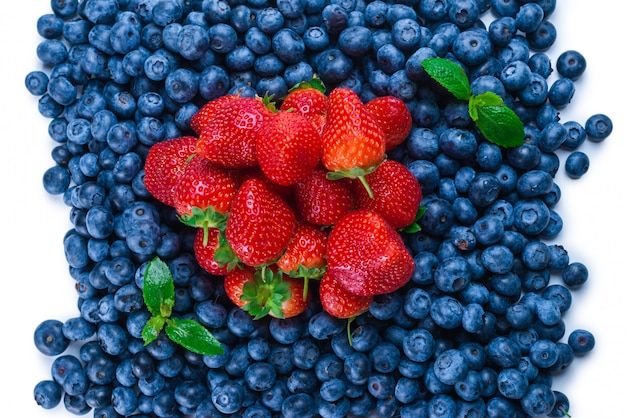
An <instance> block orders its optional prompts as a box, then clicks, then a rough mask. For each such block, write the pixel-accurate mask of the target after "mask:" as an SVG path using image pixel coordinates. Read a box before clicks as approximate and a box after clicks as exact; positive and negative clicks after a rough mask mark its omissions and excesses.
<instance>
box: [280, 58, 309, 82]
mask: <svg viewBox="0 0 626 418" xmlns="http://www.w3.org/2000/svg"><path fill="white" fill-rule="evenodd" d="M313 76H314V72H313V67H311V65H310V64H309V63H308V62H306V61H300V62H298V63H295V64H293V65H290V66H287V68H285V72H284V73H283V78H284V79H285V83H287V87H289V88H291V87H293V86H295V85H296V84H299V83H301V82H303V81H308V80H311V79H312V78H313Z"/></svg>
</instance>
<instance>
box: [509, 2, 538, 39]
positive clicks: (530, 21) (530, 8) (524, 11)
mask: <svg viewBox="0 0 626 418" xmlns="http://www.w3.org/2000/svg"><path fill="white" fill-rule="evenodd" d="M543 18H544V12H543V9H542V8H541V6H539V5H538V4H536V3H527V4H523V5H521V6H520V8H519V10H518V12H517V14H516V15H515V27H516V28H517V29H518V30H520V31H522V32H534V31H535V30H537V29H539V25H540V23H541V21H542V20H543Z"/></svg>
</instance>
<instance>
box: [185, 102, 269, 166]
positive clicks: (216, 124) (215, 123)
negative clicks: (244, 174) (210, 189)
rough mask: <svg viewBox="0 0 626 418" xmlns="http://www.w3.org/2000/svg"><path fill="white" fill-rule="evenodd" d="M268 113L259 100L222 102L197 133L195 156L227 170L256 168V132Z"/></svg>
mask: <svg viewBox="0 0 626 418" xmlns="http://www.w3.org/2000/svg"><path fill="white" fill-rule="evenodd" d="M271 114H272V113H271V112H270V111H269V110H268V109H267V108H266V106H265V104H264V102H263V101H262V100H261V99H259V98H251V97H242V98H241V99H239V100H234V101H231V102H229V103H225V104H224V105H223V106H220V107H219V108H218V109H216V110H215V113H214V114H213V118H211V120H210V121H209V123H208V125H207V126H206V128H205V129H204V131H203V132H202V133H201V134H200V138H199V139H198V145H197V151H198V154H200V155H202V156H204V157H206V158H208V159H209V160H211V161H213V162H215V163H217V164H220V165H222V166H224V167H227V168H245V167H253V166H256V165H258V160H257V156H256V131H257V130H258V129H259V127H260V126H261V124H262V123H263V121H264V120H265V119H267V118H268V117H269V116H270V115H271Z"/></svg>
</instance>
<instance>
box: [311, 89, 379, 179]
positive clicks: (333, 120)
mask: <svg viewBox="0 0 626 418" xmlns="http://www.w3.org/2000/svg"><path fill="white" fill-rule="evenodd" d="M384 156H385V136H384V134H383V131H382V129H381V127H380V126H379V125H378V122H376V120H375V119H374V118H373V116H372V115H371V114H370V113H369V112H368V111H367V110H366V108H365V105H364V104H363V102H362V101H361V99H360V98H359V96H357V94H356V93H355V92H354V91H352V90H350V89H347V88H341V87H340V88H335V89H334V90H333V91H331V93H330V94H329V95H328V107H327V113H326V124H325V125H324V130H323V131H322V163H323V164H324V167H326V169H328V170H329V171H333V172H339V173H343V174H345V175H346V176H348V177H358V176H359V175H360V173H355V169H356V170H358V171H365V172H366V173H367V172H369V171H371V170H373V169H375V167H376V166H377V165H378V164H380V163H381V162H382V160H383V158H384Z"/></svg>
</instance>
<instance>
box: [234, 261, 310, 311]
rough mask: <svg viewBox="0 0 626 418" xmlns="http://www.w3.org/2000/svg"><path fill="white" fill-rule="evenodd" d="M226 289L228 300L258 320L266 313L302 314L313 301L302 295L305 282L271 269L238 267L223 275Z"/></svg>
mask: <svg viewBox="0 0 626 418" xmlns="http://www.w3.org/2000/svg"><path fill="white" fill-rule="evenodd" d="M224 290H225V291H226V294H227V295H228V297H229V299H230V300H231V301H232V302H233V303H234V304H235V305H237V306H239V307H240V308H242V309H243V310H245V311H247V312H248V313H249V314H250V315H252V316H253V317H254V318H255V319H259V318H262V317H264V316H266V315H269V316H272V317H275V318H290V317H293V316H296V315H299V314H301V313H302V312H304V310H305V309H306V308H307V306H308V305H309V303H310V301H311V295H308V296H307V297H303V294H304V282H303V281H302V280H300V279H294V278H292V277H288V276H284V275H283V274H282V273H280V272H276V271H274V269H272V268H266V269H261V270H255V269H253V268H251V267H248V266H246V267H244V268H243V269H235V270H232V271H231V272H229V273H228V274H226V275H225V276H224Z"/></svg>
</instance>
